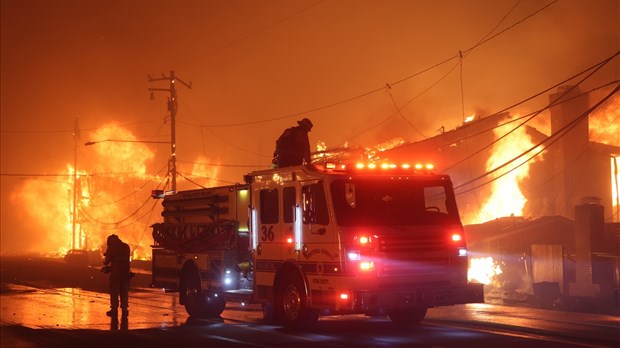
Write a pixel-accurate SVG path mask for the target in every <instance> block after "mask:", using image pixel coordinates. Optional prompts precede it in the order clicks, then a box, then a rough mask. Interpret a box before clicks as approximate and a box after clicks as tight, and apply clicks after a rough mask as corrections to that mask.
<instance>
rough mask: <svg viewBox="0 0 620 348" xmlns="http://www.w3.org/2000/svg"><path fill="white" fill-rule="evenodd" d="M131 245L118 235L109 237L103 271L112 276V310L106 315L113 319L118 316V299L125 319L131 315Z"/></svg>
mask: <svg viewBox="0 0 620 348" xmlns="http://www.w3.org/2000/svg"><path fill="white" fill-rule="evenodd" d="M129 254H130V251H129V245H127V243H123V241H122V240H121V239H120V238H118V236H117V235H115V234H111V235H110V236H108V248H107V250H106V252H105V260H104V261H103V264H104V265H105V266H104V267H103V268H102V269H101V271H102V272H104V273H109V274H110V310H109V311H108V312H106V315H107V316H109V317H112V319H115V318H117V316H118V304H119V303H118V298H119V297H120V299H121V301H120V305H121V310H122V316H123V318H126V317H127V316H128V315H129V310H128V306H129V304H128V301H129V280H130V279H131V277H132V273H131V270H130V260H129Z"/></svg>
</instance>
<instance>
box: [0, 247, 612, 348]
mask: <svg viewBox="0 0 620 348" xmlns="http://www.w3.org/2000/svg"><path fill="white" fill-rule="evenodd" d="M149 267H150V263H148V262H146V263H145V262H142V263H141V262H134V264H133V270H134V271H135V272H136V277H135V278H134V279H133V281H132V290H131V294H130V316H129V321H128V322H123V321H120V322H119V321H112V320H109V318H107V317H106V316H105V314H104V313H105V311H106V310H107V308H109V307H108V306H109V302H108V295H107V289H108V283H107V281H108V277H107V275H105V274H102V273H100V271H99V265H95V264H93V265H91V266H86V265H72V264H67V263H65V262H64V261H63V260H60V259H49V258H39V257H30V258H28V257H8V258H7V257H3V258H0V275H1V278H2V286H1V288H0V291H1V294H0V295H2V296H1V298H2V300H3V301H2V326H1V340H0V342H1V347H3V348H4V347H198V346H211V347H295V348H305V347H313V348H314V347H316V346H317V345H321V347H323V348H327V347H372V348H375V347H433V348H438V347H458V348H463V347H545V348H548V347H620V318H619V317H618V316H617V315H611V316H610V315H602V314H585V313H574V312H561V311H550V310H539V309H530V308H523V307H510V306H496V305H493V304H472V305H464V306H454V307H442V308H433V309H430V310H429V313H428V315H427V317H426V319H425V320H424V322H423V323H422V325H420V326H419V327H416V328H415V329H411V330H409V331H407V332H402V331H399V330H396V329H395V328H394V327H393V326H392V325H391V323H390V321H389V320H388V319H387V318H368V317H364V316H361V315H359V316H330V317H322V318H321V320H320V321H319V324H318V327H317V328H315V329H313V330H311V331H307V332H305V331H302V332H294V333H291V332H287V331H286V330H284V329H283V328H281V327H279V326H277V325H272V324H271V323H265V322H263V321H262V311H261V309H260V305H250V306H247V307H244V306H242V305H240V304H234V303H230V304H228V305H227V308H226V310H225V312H224V313H223V314H222V316H221V317H218V318H212V319H207V320H204V319H202V320H201V319H193V318H191V317H189V316H188V315H187V313H186V312H185V310H184V308H183V306H182V305H179V304H178V299H177V294H167V293H164V292H163V291H161V289H153V288H150V287H149V285H150V281H151V279H150V274H149Z"/></svg>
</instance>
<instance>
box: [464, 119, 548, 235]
mask: <svg viewBox="0 0 620 348" xmlns="http://www.w3.org/2000/svg"><path fill="white" fill-rule="evenodd" d="M513 127H514V125H512V124H506V125H504V126H502V127H499V128H496V129H495V130H494V132H495V135H496V137H500V136H503V135H504V134H507V133H508V132H509V131H510V130H511V129H512V128H513ZM533 145H534V143H533V141H532V139H531V137H530V136H529V135H528V134H527V133H526V131H525V128H524V127H519V128H517V129H516V130H514V131H513V132H512V133H510V134H509V135H508V136H506V137H505V138H503V139H502V140H500V141H498V142H497V143H495V144H494V146H493V149H492V154H491V156H490V157H489V159H488V160H487V163H486V169H487V170H489V171H490V170H493V169H495V168H497V167H499V166H501V165H503V164H504V163H506V162H508V161H510V160H512V159H513V158H515V157H517V156H518V155H520V154H521V153H523V152H525V151H526V150H528V149H530V148H531V147H532V146H533ZM529 157H530V156H525V157H523V158H520V159H518V160H517V161H514V162H512V163H511V165H509V166H507V167H506V168H503V169H502V170H499V171H497V172H495V175H494V176H493V177H494V178H497V179H496V180H495V181H493V182H492V183H491V190H490V191H491V194H490V195H489V196H488V197H487V198H486V201H484V203H483V204H482V208H481V211H480V214H478V216H476V217H474V218H473V219H471V220H469V221H467V223H482V222H485V221H488V220H492V219H495V218H499V217H504V216H511V215H513V216H521V215H523V207H524V206H525V203H526V202H527V198H526V197H525V196H524V195H523V193H522V192H521V189H520V188H519V183H520V182H521V181H522V180H523V179H525V178H527V177H528V176H529V168H530V164H531V163H532V161H536V160H539V159H540V157H541V156H540V155H539V156H537V157H534V158H533V159H532V160H531V161H530V162H525V161H526V160H527V158H529ZM520 164H521V165H520ZM519 165H520V166H519ZM504 174H505V175H504Z"/></svg>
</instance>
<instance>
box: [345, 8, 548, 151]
mask: <svg viewBox="0 0 620 348" xmlns="http://www.w3.org/2000/svg"><path fill="white" fill-rule="evenodd" d="M557 1H558V0H554V1H552V2H551V3H549V4H547V5H545V6H544V7H542V8H541V9H539V10H537V11H536V12H534V13H532V14H530V15H528V16H526V17H524V18H523V19H521V20H520V21H518V22H517V23H514V24H513V25H511V26H509V27H508V28H506V29H504V30H502V31H501V32H499V33H497V34H495V35H493V36H490V37H489V35H490V33H492V32H493V30H494V29H493V30H492V31H491V32H489V34H487V35H486V36H485V37H486V38H483V39H481V40H480V41H479V42H478V43H476V44H475V45H473V46H472V47H470V48H468V49H466V50H464V51H459V52H458V54H456V55H454V56H452V57H450V58H448V59H445V60H443V61H441V62H440V63H437V64H435V65H434V66H432V67H430V68H427V69H425V70H424V71H421V72H420V73H416V74H413V75H410V76H407V77H405V78H403V79H401V80H398V81H396V82H393V83H389V84H387V86H394V85H397V84H400V83H402V82H404V81H406V80H408V79H411V78H413V77H415V76H418V75H419V74H421V73H423V72H426V71H429V70H431V69H433V68H436V67H439V66H441V65H443V64H445V63H447V62H449V61H451V60H454V59H459V61H458V62H457V63H456V64H455V65H454V66H452V68H451V69H450V70H449V71H448V72H447V73H446V74H444V75H443V76H442V77H440V78H439V80H437V81H435V82H434V83H433V84H431V86H429V87H428V88H426V89H425V90H423V91H422V92H420V93H418V94H417V95H415V96H414V97H413V98H411V99H409V100H408V101H407V102H406V103H405V104H404V105H402V106H401V107H399V108H398V112H401V111H402V109H404V108H405V107H407V105H409V104H410V103H411V102H413V101H414V100H416V99H417V98H419V97H420V96H421V95H423V94H424V93H426V92H428V91H429V90H430V89H432V88H433V87H435V86H436V85H437V84H439V82H441V81H442V80H443V79H445V78H446V77H447V76H448V75H449V74H450V73H451V72H452V71H453V70H454V69H456V68H457V67H459V66H460V67H461V68H462V59H463V58H464V57H465V56H466V55H468V54H469V53H471V52H472V51H473V50H474V49H476V48H477V47H479V46H481V45H483V44H484V43H486V42H488V41H490V40H492V39H494V38H496V37H498V36H499V35H501V34H503V33H505V32H506V31H508V30H509V29H512V28H514V27H515V26H517V25H518V24H520V23H523V22H524V21H525V20H527V19H529V18H532V17H533V16H534V15H536V14H538V13H540V12H541V11H543V10H544V9H546V8H548V7H549V6H551V5H553V4H554V3H556V2H557ZM519 2H520V1H519ZM519 2H517V3H516V4H515V5H514V6H513V7H512V8H511V9H510V10H509V11H508V13H506V15H504V17H503V18H502V20H500V22H499V23H498V24H497V25H496V28H497V27H498V26H499V25H501V23H502V22H503V21H504V20H505V18H506V17H507V16H508V15H509V14H510V13H511V12H512V11H513V10H514V8H515V7H516V6H517V5H518V3H519ZM398 112H397V113H398ZM397 113H393V114H391V115H390V116H388V117H387V118H385V119H384V120H383V121H381V122H379V123H377V124H375V125H373V126H371V127H369V128H366V129H364V130H362V131H361V132H358V133H356V134H354V135H353V136H351V137H349V138H348V139H347V141H351V140H352V139H354V138H356V137H358V136H359V135H361V134H363V133H365V132H368V131H370V130H372V129H374V128H376V127H378V126H380V125H381V124H383V123H385V122H387V120H389V119H391V118H392V117H394V116H395V115H396V114H397ZM464 113H465V112H464V110H463V114H464Z"/></svg>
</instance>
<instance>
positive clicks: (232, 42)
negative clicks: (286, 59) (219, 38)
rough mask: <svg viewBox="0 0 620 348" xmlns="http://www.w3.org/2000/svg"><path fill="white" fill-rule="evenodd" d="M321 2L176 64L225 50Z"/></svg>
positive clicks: (320, 0) (321, 0) (190, 61)
mask: <svg viewBox="0 0 620 348" xmlns="http://www.w3.org/2000/svg"><path fill="white" fill-rule="evenodd" d="M321 2H323V0H319V1H317V2H314V3H312V4H310V5H308V6H306V7H304V8H301V9H299V10H297V11H295V12H293V13H291V14H289V15H287V16H285V17H283V18H282V19H280V20H277V21H275V22H273V23H271V24H269V25H267V26H265V27H263V28H260V29H259V30H257V31H254V32H252V33H250V34H247V35H245V36H243V37H241V38H239V39H237V40H233V41H231V42H229V43H227V44H225V45H223V46H221V47H218V48H215V49H213V50H211V51H210V52H207V53H205V54H202V55H199V56H197V57H195V58H192V59H190V60H188V61H186V62H185V63H181V64H179V65H178V66H182V65H186V64H189V63H193V62H194V61H196V60H198V59H202V58H205V57H208V56H212V55H214V54H216V53H218V52H220V51H223V50H225V49H227V48H229V47H232V46H234V45H236V44H238V43H240V42H243V41H245V40H248V39H250V38H252V37H254V36H257V35H259V34H261V33H263V32H265V31H267V30H269V29H271V28H273V27H275V26H277V25H280V24H282V23H284V22H286V21H288V20H289V19H291V18H293V17H296V16H298V15H300V14H302V13H304V12H306V11H307V10H309V9H311V8H313V7H315V6H317V5H318V4H320V3H321Z"/></svg>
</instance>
